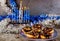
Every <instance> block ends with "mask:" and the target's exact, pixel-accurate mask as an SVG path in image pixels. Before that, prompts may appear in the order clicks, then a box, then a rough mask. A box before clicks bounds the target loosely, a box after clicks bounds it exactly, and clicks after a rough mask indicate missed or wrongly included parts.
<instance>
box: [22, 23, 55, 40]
mask: <svg viewBox="0 0 60 41" xmlns="http://www.w3.org/2000/svg"><path fill="white" fill-rule="evenodd" d="M22 32H23V33H24V35H25V36H27V37H28V38H31V39H50V38H52V34H53V33H54V29H53V28H51V27H42V25H41V24H34V25H33V26H31V27H30V26H25V27H24V28H23V29H22Z"/></svg>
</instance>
